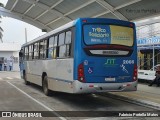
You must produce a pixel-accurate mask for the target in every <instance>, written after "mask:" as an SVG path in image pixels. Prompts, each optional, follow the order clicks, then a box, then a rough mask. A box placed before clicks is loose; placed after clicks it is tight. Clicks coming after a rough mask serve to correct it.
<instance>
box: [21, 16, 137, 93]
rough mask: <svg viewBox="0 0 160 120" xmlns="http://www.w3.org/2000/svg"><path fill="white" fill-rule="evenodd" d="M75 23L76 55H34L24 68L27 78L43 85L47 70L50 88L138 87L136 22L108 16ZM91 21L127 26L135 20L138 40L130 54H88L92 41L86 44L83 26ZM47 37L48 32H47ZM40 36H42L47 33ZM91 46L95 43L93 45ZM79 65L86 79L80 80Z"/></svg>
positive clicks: (103, 89) (76, 90)
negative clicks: (58, 56) (55, 57)
mask: <svg viewBox="0 0 160 120" xmlns="http://www.w3.org/2000/svg"><path fill="white" fill-rule="evenodd" d="M73 24H74V25H75V26H74V27H75V32H74V33H73V34H74V38H73V39H74V40H73V44H74V45H73V51H74V52H73V54H74V55H73V58H61V59H59V58H57V59H44V60H43V59H42V60H34V59H33V60H31V61H25V62H24V70H25V71H26V73H27V80H28V81H30V82H32V83H35V84H37V85H40V86H42V74H43V73H46V74H47V77H48V88H49V89H50V90H53V91H60V92H67V93H96V92H108V91H135V90H137V81H136V80H135V81H133V74H134V72H135V71H134V67H135V66H137V48H136V33H135V25H134V24H133V23H131V22H127V21H120V20H113V19H105V18H104V19H103V18H82V19H77V20H75V21H74V22H72V24H71V25H69V26H70V27H71V26H73ZM88 24H108V25H110V24H112V25H118V26H127V27H128V26H129V25H130V24H132V28H133V32H134V36H133V37H134V38H133V39H134V44H133V46H131V47H130V49H131V50H132V53H131V54H130V55H129V56H118V57H115V56H110V57H106V56H105V57H99V56H94V55H93V56H92V55H91V56H90V55H88V54H87V53H86V51H85V49H86V48H87V47H88V45H86V44H85V42H84V36H83V26H84V25H88ZM64 28H65V29H64V30H66V29H67V27H64ZM60 30H61V31H63V27H61V29H58V32H60ZM52 33H54V34H55V32H54V31H53V32H51V33H49V34H48V35H49V36H51V34H52ZM44 37H48V36H47V35H45V36H44ZM40 38H41V39H42V38H43V36H42V37H40ZM37 41H39V39H38V38H37V39H35V40H34V42H37ZM31 43H32V42H30V43H29V44H31ZM26 45H27V44H25V45H24V46H26ZM24 46H23V47H24ZM90 46H91V47H92V45H90ZM122 47H123V46H122ZM79 65H82V66H83V69H84V78H85V81H83V82H80V81H79V79H78V74H79V73H78V68H79ZM21 73H22V72H21Z"/></svg>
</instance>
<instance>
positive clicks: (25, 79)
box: [23, 73, 30, 85]
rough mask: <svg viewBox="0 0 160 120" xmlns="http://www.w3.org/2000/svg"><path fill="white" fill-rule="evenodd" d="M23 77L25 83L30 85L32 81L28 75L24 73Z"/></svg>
mask: <svg viewBox="0 0 160 120" xmlns="http://www.w3.org/2000/svg"><path fill="white" fill-rule="evenodd" d="M23 78H24V83H25V84H26V85H29V84H30V82H28V81H27V76H26V74H25V73H24V74H23Z"/></svg>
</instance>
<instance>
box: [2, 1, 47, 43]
mask: <svg viewBox="0 0 160 120" xmlns="http://www.w3.org/2000/svg"><path fill="white" fill-rule="evenodd" d="M7 1H8V0H0V2H1V3H3V4H4V5H5V4H6V3H7ZM0 21H1V23H0V26H1V27H2V29H3V38H2V40H3V42H4V43H13V42H14V43H20V44H24V43H25V28H26V29H27V41H31V40H33V39H34V38H37V37H39V36H41V35H43V34H45V33H44V32H42V31H41V29H39V28H37V27H34V26H32V25H30V24H28V23H25V22H22V21H20V20H17V19H13V18H9V17H2V18H1V19H0Z"/></svg>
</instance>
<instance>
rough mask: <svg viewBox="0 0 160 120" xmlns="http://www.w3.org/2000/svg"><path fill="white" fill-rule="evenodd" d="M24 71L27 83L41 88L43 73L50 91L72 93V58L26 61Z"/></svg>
mask: <svg viewBox="0 0 160 120" xmlns="http://www.w3.org/2000/svg"><path fill="white" fill-rule="evenodd" d="M37 68H38V69H37ZM25 70H26V73H27V74H26V75H27V80H28V81H29V82H32V83H35V84H37V85H40V86H42V74H43V72H45V73H47V77H48V84H49V86H48V87H49V89H50V90H53V91H62V92H69V93H73V88H72V84H71V83H72V82H73V58H68V59H67V60H66V59H51V60H35V61H27V62H25ZM57 71H60V72H57Z"/></svg>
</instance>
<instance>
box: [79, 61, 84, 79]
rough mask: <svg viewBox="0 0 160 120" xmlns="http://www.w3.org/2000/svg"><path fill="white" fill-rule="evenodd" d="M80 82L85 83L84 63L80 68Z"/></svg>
mask: <svg viewBox="0 0 160 120" xmlns="http://www.w3.org/2000/svg"><path fill="white" fill-rule="evenodd" d="M78 80H79V81H80V82H85V78H84V66H83V63H81V64H80V65H79V66H78Z"/></svg>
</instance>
